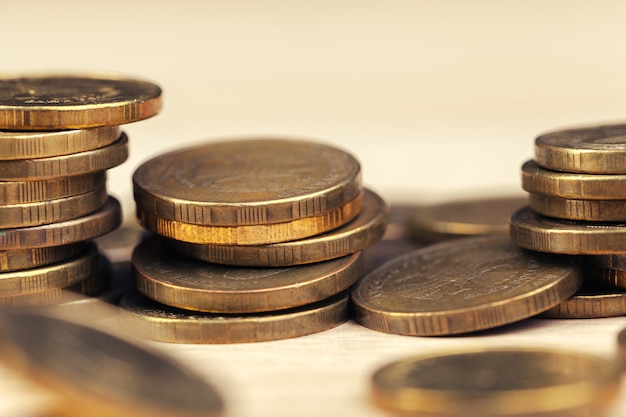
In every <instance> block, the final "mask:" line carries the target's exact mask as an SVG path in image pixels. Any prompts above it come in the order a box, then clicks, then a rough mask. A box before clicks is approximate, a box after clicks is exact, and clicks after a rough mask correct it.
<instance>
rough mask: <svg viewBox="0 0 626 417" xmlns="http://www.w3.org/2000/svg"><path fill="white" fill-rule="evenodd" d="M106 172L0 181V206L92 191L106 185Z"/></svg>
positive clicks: (53, 198) (54, 198)
mask: <svg viewBox="0 0 626 417" xmlns="http://www.w3.org/2000/svg"><path fill="white" fill-rule="evenodd" d="M106 178H107V176H106V172H104V171H97V172H94V173H91V174H83V175H72V176H69V177H54V178H46V179H41V180H25V181H0V205H8V204H19V203H23V204H26V203H35V202H41V201H47V200H56V199H59V198H65V197H70V196H73V195H77V194H83V193H87V192H89V191H93V190H95V189H96V188H98V187H102V186H104V185H105V184H106Z"/></svg>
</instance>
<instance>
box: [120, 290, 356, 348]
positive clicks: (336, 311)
mask: <svg viewBox="0 0 626 417" xmlns="http://www.w3.org/2000/svg"><path fill="white" fill-rule="evenodd" d="M348 301H349V296H348V293H347V292H342V293H339V294H337V295H335V296H333V297H330V298H328V299H326V300H323V301H319V302H317V303H314V304H309V305H304V306H301V307H296V308H291V309H287V310H280V311H270V312H265V313H251V314H242V315H236V314H214V313H200V312H195V311H188V310H181V309H177V308H174V307H169V306H165V305H163V304H159V303H157V302H155V301H153V300H150V299H149V298H147V297H145V296H143V295H142V294H140V293H138V292H130V293H128V294H126V295H124V296H122V298H121V300H120V306H121V308H122V317H123V318H124V320H122V322H121V325H122V326H124V327H126V328H127V329H128V330H129V331H132V332H133V334H135V335H137V336H139V337H143V338H146V339H150V340H157V341H161V342H170V343H216V344H217V343H250V342H265V341H269V340H280V339H289V338H294V337H300V336H305V335H309V334H313V333H319V332H323V331H325V330H329V329H331V328H333V327H336V326H338V325H340V324H342V323H344V322H345V321H347V320H348Z"/></svg>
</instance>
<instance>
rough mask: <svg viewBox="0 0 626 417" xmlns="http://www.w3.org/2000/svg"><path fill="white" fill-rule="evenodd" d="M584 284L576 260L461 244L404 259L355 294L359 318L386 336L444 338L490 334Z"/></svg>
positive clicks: (492, 239) (479, 240)
mask: <svg viewBox="0 0 626 417" xmlns="http://www.w3.org/2000/svg"><path fill="white" fill-rule="evenodd" d="M581 283H582V277H581V272H580V268H579V266H578V262H577V260H576V258H575V257H558V256H549V255H545V254H541V253H537V252H530V251H525V250H523V249H520V248H518V247H516V246H515V245H513V244H512V243H511V242H510V241H509V239H508V237H505V236H487V237H471V238H465V239H454V240H451V241H447V242H442V243H438V244H435V245H431V246H427V247H424V248H421V249H417V250H415V251H413V252H409V253H408V254H405V255H403V256H400V257H397V258H395V259H393V260H391V261H389V262H387V263H385V264H383V265H382V266H380V267H379V268H377V269H375V270H374V271H372V272H370V273H369V274H367V275H366V276H365V277H364V278H362V279H360V280H359V281H358V282H357V283H356V285H355V286H354V287H353V290H352V301H353V303H354V305H355V311H356V318H357V320H358V321H359V322H360V323H361V324H362V325H364V326H365V327H368V328H370V329H372V330H377V331H381V332H385V333H394V334H403V335H412V336H436V335H451V334H460V333H467V332H473V331H477V330H483V329H488V328H492V327H496V326H500V325H504V324H507V323H512V322H515V321H518V320H522V319H524V318H527V317H531V316H533V315H536V314H538V313H540V312H542V311H545V310H548V309H549V308H551V307H553V306H555V305H557V304H558V303H560V302H561V301H563V300H564V299H566V298H567V297H569V296H570V295H572V294H574V293H575V292H576V290H577V289H578V288H579V287H580V285H581Z"/></svg>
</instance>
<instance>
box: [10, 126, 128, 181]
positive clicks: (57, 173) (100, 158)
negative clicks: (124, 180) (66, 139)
mask: <svg viewBox="0 0 626 417" xmlns="http://www.w3.org/2000/svg"><path fill="white" fill-rule="evenodd" d="M127 158H128V138H127V137H126V134H125V133H122V136H121V137H120V139H118V140H117V141H116V142H114V143H113V144H111V145H108V146H105V147H103V148H99V149H94V150H92V151H85V152H78V153H74V154H70V155H61V156H52V157H49V158H37V159H25V160H15V161H0V178H1V179H2V180H13V181H15V180H17V181H20V180H36V179H45V178H53V177H62V176H69V175H80V174H88V173H92V172H97V171H105V170H107V169H109V168H113V167H116V166H118V165H120V164H121V163H122V162H124V161H126V159H127Z"/></svg>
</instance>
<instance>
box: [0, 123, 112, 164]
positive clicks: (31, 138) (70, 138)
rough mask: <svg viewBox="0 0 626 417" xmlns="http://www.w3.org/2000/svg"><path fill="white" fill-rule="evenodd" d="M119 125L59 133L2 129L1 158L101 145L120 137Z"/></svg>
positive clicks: (68, 151) (63, 152) (62, 152)
mask: <svg viewBox="0 0 626 417" xmlns="http://www.w3.org/2000/svg"><path fill="white" fill-rule="evenodd" d="M120 134H121V130H120V127H119V126H106V127H99V128H95V129H74V130H60V131H56V132H7V131H0V160H12V159H29V158H46V157H50V156H59V155H67V154H71V153H77V152H85V151H91V150H94V149H98V148H102V147H103V146H107V145H110V144H112V143H113V142H115V141H116V140H117V139H119V137H120Z"/></svg>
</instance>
